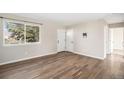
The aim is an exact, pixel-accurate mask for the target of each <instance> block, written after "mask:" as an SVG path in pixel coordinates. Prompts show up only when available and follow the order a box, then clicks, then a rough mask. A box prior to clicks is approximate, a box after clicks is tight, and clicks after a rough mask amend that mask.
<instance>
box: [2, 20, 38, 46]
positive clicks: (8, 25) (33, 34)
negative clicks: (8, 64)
mask: <svg viewBox="0 0 124 93" xmlns="http://www.w3.org/2000/svg"><path fill="white" fill-rule="evenodd" d="M39 30H40V29H39V26H35V25H33V26H32V25H27V24H23V23H16V22H5V24H4V41H5V44H25V43H35V42H39Z"/></svg>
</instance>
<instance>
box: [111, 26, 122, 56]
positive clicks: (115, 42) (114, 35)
mask: <svg viewBox="0 0 124 93" xmlns="http://www.w3.org/2000/svg"><path fill="white" fill-rule="evenodd" d="M109 31H110V33H109V34H110V35H109V36H110V53H111V54H117V55H123V56H124V28H122V27H121V28H110V30H109Z"/></svg>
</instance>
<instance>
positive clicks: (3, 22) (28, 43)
mask: <svg viewBox="0 0 124 93" xmlns="http://www.w3.org/2000/svg"><path fill="white" fill-rule="evenodd" d="M6 22H7V23H8V22H12V23H19V24H23V25H24V43H19V44H6V43H5V32H4V30H5V25H6V24H5V23H6ZM26 25H29V26H38V27H39V41H38V42H26ZM2 30H3V31H2V32H3V46H21V45H36V44H40V43H41V25H40V24H36V23H28V22H22V21H16V20H11V19H3V20H2Z"/></svg>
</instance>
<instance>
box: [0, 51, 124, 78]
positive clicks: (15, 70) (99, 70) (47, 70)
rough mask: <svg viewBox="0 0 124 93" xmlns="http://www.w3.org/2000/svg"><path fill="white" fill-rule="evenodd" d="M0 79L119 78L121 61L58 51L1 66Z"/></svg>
mask: <svg viewBox="0 0 124 93" xmlns="http://www.w3.org/2000/svg"><path fill="white" fill-rule="evenodd" d="M0 78H1V79H116V78H117V79H121V78H124V58H123V56H119V55H108V57H107V58H106V59H105V60H104V61H103V60H98V59H95V58H90V57H86V56H81V55H76V54H73V53H69V52H61V53H58V54H56V55H51V56H47V57H41V58H36V59H31V60H27V61H22V62H17V63H13V64H7V65H3V66H0Z"/></svg>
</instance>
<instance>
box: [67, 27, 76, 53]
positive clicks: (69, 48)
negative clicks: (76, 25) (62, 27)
mask: <svg viewBox="0 0 124 93" xmlns="http://www.w3.org/2000/svg"><path fill="white" fill-rule="evenodd" d="M73 36H74V31H73V29H68V30H67V32H66V50H67V51H69V52H73V48H74V38H73Z"/></svg>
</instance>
